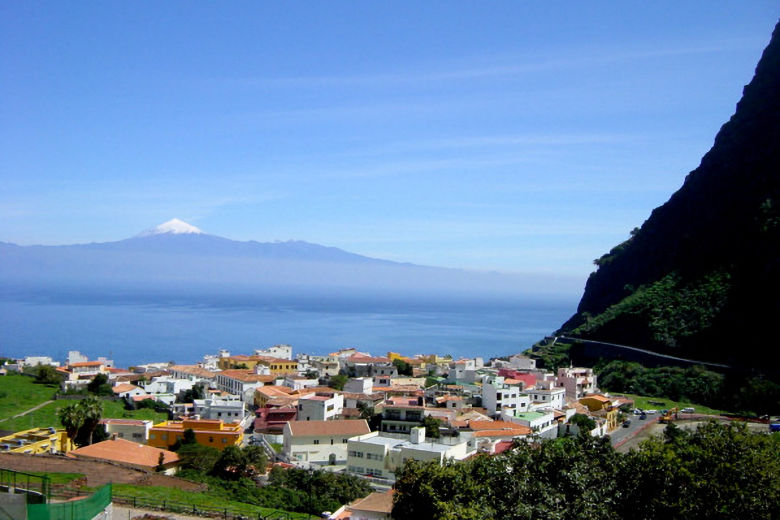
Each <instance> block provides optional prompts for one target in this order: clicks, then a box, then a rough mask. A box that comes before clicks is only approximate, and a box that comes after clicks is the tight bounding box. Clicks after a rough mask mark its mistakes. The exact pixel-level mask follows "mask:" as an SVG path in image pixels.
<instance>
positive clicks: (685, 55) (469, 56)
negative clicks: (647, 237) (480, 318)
mask: <svg viewBox="0 0 780 520" xmlns="http://www.w3.org/2000/svg"><path fill="white" fill-rule="evenodd" d="M421 4H422V5H421ZM778 16H780V5H778V4H777V2H776V1H747V2H746V1H740V2H737V1H733V2H711V1H707V2H704V1H701V2H672V1H667V2H663V1H662V2H619V3H618V2H528V1H524V2H521V1H516V2H490V3H487V4H486V3H484V2H424V3H419V2H415V3H412V2H405V3H402V2H351V3H347V2H299V3H290V2H264V3H263V2H229V3H216V2H107V1H100V2H48V3H41V2H4V3H2V4H1V5H0V48H2V52H0V77H2V81H0V186H2V187H1V188H0V240H2V241H9V242H14V243H19V244H64V243H76V242H90V241H109V240H118V239H122V238H125V237H128V236H132V235H134V234H136V233H138V232H139V231H141V230H143V229H145V228H149V227H151V226H154V225H156V224H159V223H161V222H163V221H165V220H168V219H170V218H173V217H178V218H181V219H183V220H186V221H188V222H190V223H191V224H194V225H196V226H198V227H200V228H202V229H203V230H204V231H206V232H209V233H213V234H217V235H222V236H226V237H229V238H233V239H238V240H249V239H254V240H259V241H270V240H277V239H278V240H287V239H300V240H307V241H310V242H316V243H320V244H325V245H333V246H337V247H341V248H344V249H347V250H349V251H353V252H357V253H362V254H366V255H370V256H376V257H382V258H387V259H393V260H400V261H409V262H415V263H421V264H429V265H440V266H451V267H465V268H472V269H497V270H503V271H513V272H525V273H534V272H540V273H548V274H554V275H560V276H567V277H572V278H573V279H577V280H581V281H584V278H585V277H586V276H587V274H588V273H589V272H590V271H591V270H592V268H593V266H592V260H593V259H594V258H597V257H598V256H600V255H601V254H602V253H604V252H606V251H607V250H609V248H610V247H612V246H613V245H615V244H616V243H618V242H620V241H621V240H623V239H625V238H626V237H627V236H628V233H629V231H630V230H631V229H632V228H633V227H635V226H638V225H641V223H642V222H643V221H644V220H645V219H646V218H647V216H648V215H649V213H650V211H651V210H652V208H654V207H656V206H658V205H659V204H661V203H663V202H664V201H665V200H666V199H668V197H669V195H670V194H671V193H672V192H673V191H674V190H676V189H677V188H678V187H679V186H680V185H681V183H682V181H683V179H684V177H685V175H686V174H687V173H688V172H689V171H690V170H692V169H694V168H695V167H696V166H697V165H698V163H699V160H700V158H701V156H702V154H703V153H705V152H706V151H707V150H708V149H709V148H710V146H711V144H712V141H713V138H714V136H715V133H716V132H717V130H718V128H720V125H721V124H723V123H724V122H725V121H726V120H727V119H728V118H729V117H730V116H731V114H732V113H733V111H734V107H735V104H736V102H737V101H738V100H739V98H740V95H741V90H742V87H743V85H745V84H746V83H747V82H748V81H749V80H750V78H751V77H752V73H753V69H754V67H755V65H756V63H757V61H758V59H759V57H760V54H761V51H762V50H763V48H764V47H765V45H766V44H767V42H768V41H769V37H770V35H771V32H772V29H773V27H774V24H775V23H776V22H777V19H778ZM580 283H581V282H580Z"/></svg>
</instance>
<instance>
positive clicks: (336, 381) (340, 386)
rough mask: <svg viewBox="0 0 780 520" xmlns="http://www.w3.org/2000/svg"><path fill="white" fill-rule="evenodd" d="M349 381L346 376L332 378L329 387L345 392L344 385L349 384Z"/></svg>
mask: <svg viewBox="0 0 780 520" xmlns="http://www.w3.org/2000/svg"><path fill="white" fill-rule="evenodd" d="M347 379H348V378H347V376H346V375H344V374H337V375H335V376H331V378H330V380H329V381H328V386H329V387H331V388H333V389H335V390H344V385H345V384H346V383H347Z"/></svg>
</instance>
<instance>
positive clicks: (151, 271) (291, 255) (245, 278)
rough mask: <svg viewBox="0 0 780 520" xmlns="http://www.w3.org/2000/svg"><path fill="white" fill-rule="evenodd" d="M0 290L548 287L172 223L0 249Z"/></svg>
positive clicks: (517, 293)
mask: <svg viewBox="0 0 780 520" xmlns="http://www.w3.org/2000/svg"><path fill="white" fill-rule="evenodd" d="M0 282H1V283H4V284H6V285H14V284H24V285H34V286H46V285H58V286H59V285H65V286H70V287H78V286H87V287H91V288H99V287H103V288H106V289H120V290H121V289H133V290H143V289H145V288H151V289H159V288H161V287H165V286H176V287H180V288H181V287H187V288H188V289H194V288H197V287H208V288H210V289H214V288H220V290H238V291H253V290H261V289H262V290H274V291H298V292H306V291H315V292H316V291H326V292H333V291H335V292H360V293H364V294H371V293H373V294H394V293H398V294H407V295H410V294H415V295H428V294H430V293H431V292H435V293H437V294H439V295H446V294H463V295H474V296H479V295H484V296H490V295H494V296H495V295H498V296H507V297H522V296H528V295H534V294H539V293H541V292H542V288H543V287H544V288H549V287H550V284H551V283H552V286H553V287H554V286H555V281H551V280H544V279H539V277H532V276H521V275H512V274H503V273H495V272H476V271H466V270H460V269H448V268H439V267H427V266H420V265H414V264H408V263H399V262H392V261H388V260H381V259H377V258H370V257H367V256H362V255H358V254H354V253H350V252H347V251H344V250H342V249H338V248H335V247H326V246H321V245H317V244H312V243H308V242H303V241H292V240H291V241H287V242H255V241H248V242H241V241H235V240H230V239H227V238H223V237H219V236H215V235H209V234H206V233H203V232H202V231H201V230H199V229H198V228H196V227H194V226H191V225H189V224H187V223H185V222H182V221H180V220H177V219H174V220H171V221H169V222H166V223H164V224H161V225H160V226H157V227H156V228H152V229H150V230H148V231H145V232H143V233H140V234H139V235H137V236H135V237H133V238H128V239H125V240H119V241H116V242H104V243H90V244H78V245H66V246H18V245H14V244H9V243H0ZM559 285H560V283H559ZM562 291H565V289H562ZM554 293H555V291H554V290H553V294H554Z"/></svg>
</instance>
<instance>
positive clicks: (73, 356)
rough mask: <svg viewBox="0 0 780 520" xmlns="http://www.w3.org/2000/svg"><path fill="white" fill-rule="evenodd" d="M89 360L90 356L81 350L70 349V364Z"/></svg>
mask: <svg viewBox="0 0 780 520" xmlns="http://www.w3.org/2000/svg"><path fill="white" fill-rule="evenodd" d="M87 361H89V358H88V357H87V356H85V355H84V354H82V353H81V352H79V351H78V350H69V351H68V364H69V365H72V364H73V363H86V362H87Z"/></svg>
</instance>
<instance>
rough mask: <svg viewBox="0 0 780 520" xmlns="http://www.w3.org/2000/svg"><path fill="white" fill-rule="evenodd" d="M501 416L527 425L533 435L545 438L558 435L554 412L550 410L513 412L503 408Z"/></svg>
mask: <svg viewBox="0 0 780 520" xmlns="http://www.w3.org/2000/svg"><path fill="white" fill-rule="evenodd" d="M501 418H502V419H503V420H504V421H510V422H513V423H515V424H519V425H521V426H527V427H529V428H531V430H532V431H533V432H534V434H535V435H538V436H540V437H542V438H545V439H554V438H555V437H557V436H558V421H556V420H555V414H553V412H551V411H547V412H544V411H538V412H513V411H511V410H504V412H503V413H502V414H501Z"/></svg>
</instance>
